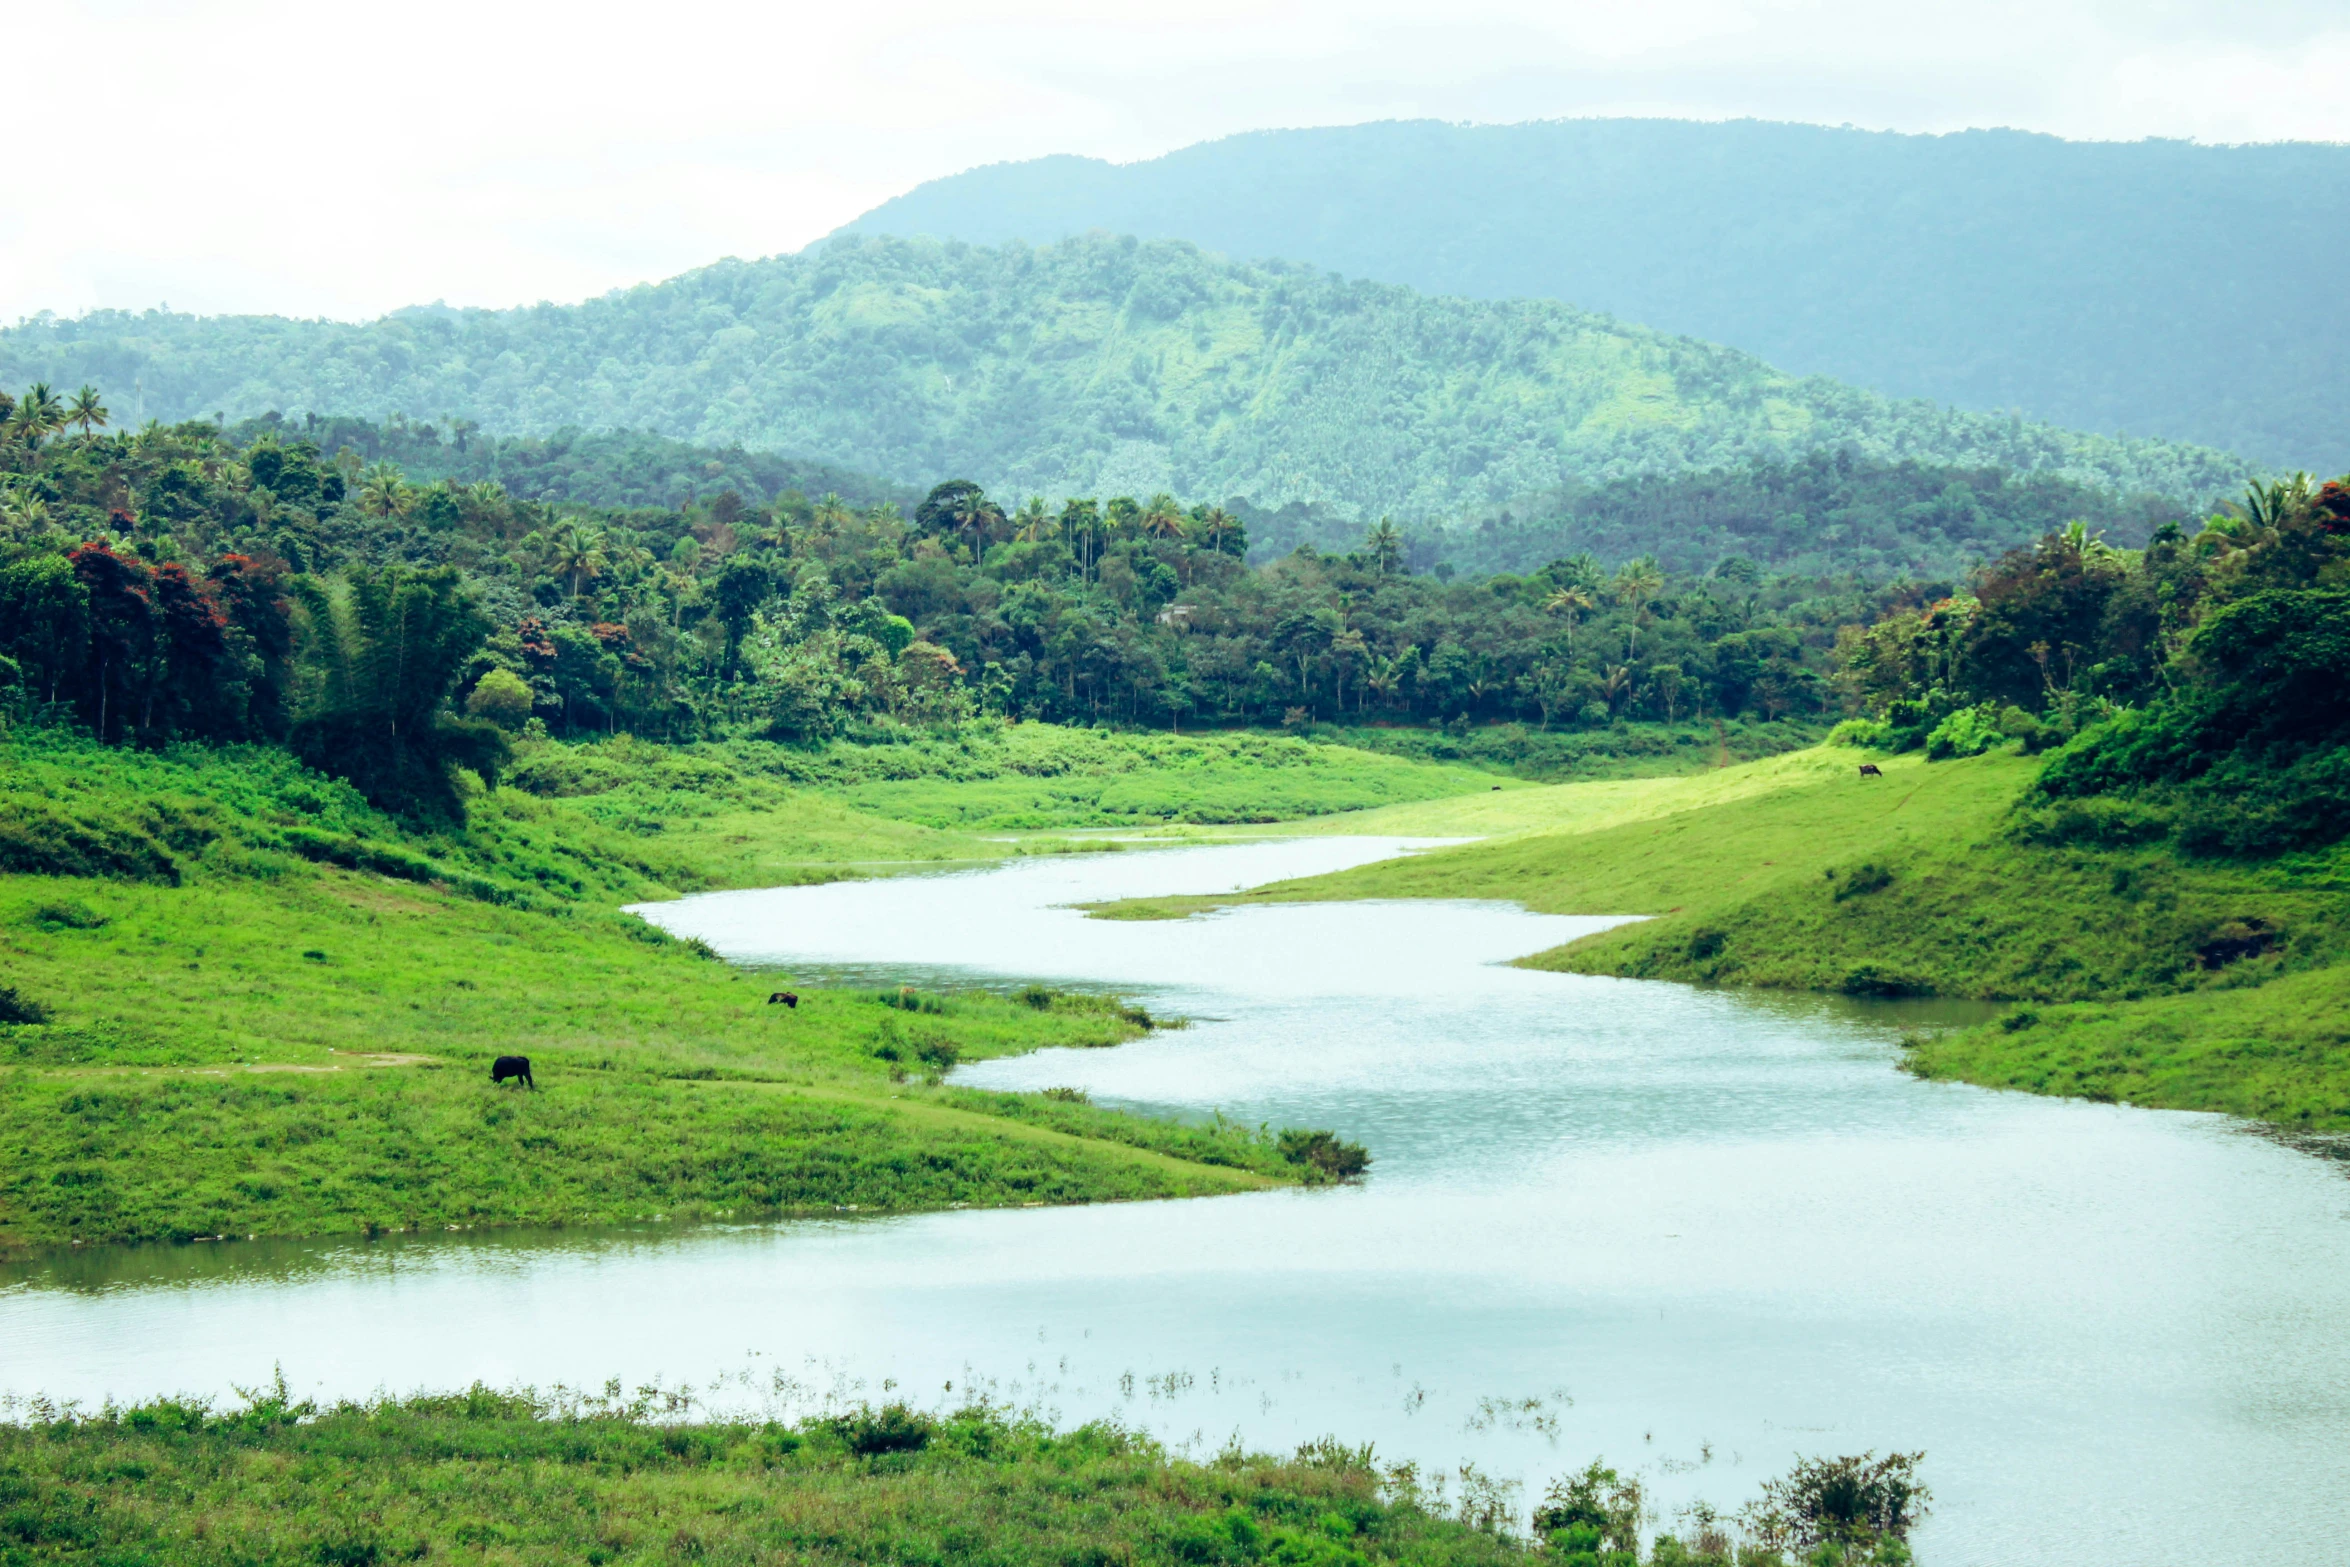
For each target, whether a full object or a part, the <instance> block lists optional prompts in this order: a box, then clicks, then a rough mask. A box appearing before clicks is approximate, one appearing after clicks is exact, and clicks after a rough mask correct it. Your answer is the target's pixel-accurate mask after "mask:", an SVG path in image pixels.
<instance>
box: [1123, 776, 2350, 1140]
mask: <svg viewBox="0 0 2350 1567" xmlns="http://www.w3.org/2000/svg"><path fill="white" fill-rule="evenodd" d="M1857 760H1859V756H1858V754H1857V753H1853V752H1848V751H1843V750H1839V749H1835V748H1821V749H1819V750H1816V751H1812V752H1805V753H1799V754H1797V755H1794V756H1788V757H1782V758H1775V759H1773V760H1771V761H1768V762H1763V763H1759V764H1755V765H1753V766H1750V767H1744V768H1732V769H1726V770H1724V771H1722V772H1720V773H1716V774H1711V775H1706V776H1702V777H1697V778H1685V779H1677V780H1669V781H1664V782H1660V783H1657V784H1632V783H1604V784H1569V785H1561V786H1558V787H1557V788H1555V789H1547V790H1526V791H1523V792H1520V793H1516V794H1510V795H1489V796H1486V797H1484V798H1483V799H1470V800H1464V801H1456V802H1443V803H1439V804H1436V805H1431V806H1419V807H1410V808H1405V809H1401V810H1397V811H1393V812H1379V813H1371V814H1369V815H1367V816H1366V817H1363V818H1360V819H1359V820H1361V821H1362V822H1363V824H1364V825H1365V827H1366V829H1368V828H1370V827H1372V826H1374V825H1375V826H1376V828H1377V829H1378V830H1383V831H1394V832H1404V833H1414V832H1418V833H1428V834H1431V835H1440V834H1454V833H1462V834H1465V833H1470V832H1478V831H1483V832H1488V833H1494V834H1498V835H1499V836H1496V837H1493V838H1492V839H1490V840H1489V841H1486V842H1481V843H1476V844H1471V845H1467V846H1464V847H1460V848H1455V849H1447V850H1442V851H1438V852H1434V853H1429V854H1424V855H1419V856H1415V857H1412V858H1409V859H1404V860H1392V861H1386V862H1383V863H1380V864H1376V865H1370V866H1364V867H1361V868H1359V869H1356V870H1352V871H1346V872H1341V873H1339V874H1337V875H1333V876H1326V877H1317V878H1313V879H1309V880H1304V881H1296V882H1288V883H1280V884H1276V885H1273V886H1270V887H1264V888H1259V889H1256V890H1255V891H1254V892H1252V893H1249V894H1247V895H1246V897H1245V898H1244V899H1238V900H1236V899H1232V898H1222V899H1161V900H1148V901H1142V900H1138V901H1136V902H1132V903H1128V904H1124V905H1112V906H1109V907H1107V908H1105V909H1103V910H1101V911H1099V912H1102V913H1105V914H1108V915H1111V916H1113V917H1129V918H1153V917H1171V916H1179V915H1182V914H1186V913H1190V912H1194V911H1196V910H1198V909H1201V908H1206V907H1213V906H1216V905H1218V904H1221V903H1231V902H1235V901H1298V900H1312V899H1325V898H1332V897H1348V898H1374V897H1377V898H1399V897H1450V898H1461V897H1483V898H1508V899H1512V900H1515V901H1517V902H1520V903H1523V904H1525V905H1526V906H1527V907H1529V908H1532V909H1535V910H1537V911H1540V912H1546V913H1576V914H1601V913H1605V914H1647V915H1654V916H1657V917H1655V918H1651V919H1647V920H1643V921H1641V922H1639V923H1637V924H1632V925H1626V926H1621V927H1618V928H1617V929H1614V930H1610V931H1606V932H1602V933H1600V934H1598V935H1595V936H1591V937H1587V938H1585V939H1583V940H1581V941H1577V942H1574V943H1571V944H1569V945H1567V946H1564V947H1560V948H1557V949H1554V950H1552V951H1549V952H1544V953H1539V954H1536V955H1534V956H1533V957H1530V958H1528V959H1526V960H1525V962H1526V963H1527V964H1528V965H1529V966H1533V967H1539V968H1550V969H1556V970H1561V971H1568V972H1578V973H1598V974H1616V975H1627V976H1635V977H1643V978H1658V979H1676V980H1685V981H1695V982H1712V983H1725V984H1741V985H1763V986H1781V987H1790V988H1802V989H1815V990H1841V991H1846V992H1850V993H1854V994H1862V995H1868V994H1904V993H1906V994H1936V995H1951V996H1971V997H1980V998H1985V999H2002V1000H2016V1001H2025V1002H2030V1003H2033V1005H2032V1006H2030V1007H2028V1008H2021V1009H2018V1010H2017V1011H2015V1012H2012V1013H2010V1014H2009V1016H2008V1017H2007V1018H2006V1019H2005V1020H2003V1021H2002V1022H2001V1023H1999V1024H1994V1025H1992V1026H1989V1027H1987V1028H1983V1029H1977V1030H1973V1031H1970V1032H1967V1033H1964V1034H1959V1035H1954V1036H1949V1037H1945V1038H1940V1039H1934V1040H1929V1041H1926V1042H1924V1043H1922V1044H1921V1045H1920V1046H1919V1047H1918V1049H1917V1051H1916V1052H1915V1054H1914V1057H1913V1064H1914V1065H1915V1067H1916V1068H1917V1069H1918V1070H1920V1071H1922V1072H1926V1073H1929V1074H1932V1075H1938V1076H1951V1077H1962V1078H1965V1079H1967V1080H1970V1081H1975V1082H1982V1083H1990V1084H1994V1085H1998V1086H2005V1087H2018V1088H2030V1089H2035V1090H2039V1091H2043V1092H2057V1093H2075V1094H2088V1095H2092V1096H2095V1097H2100V1098H2111V1099H2122V1100H2127V1101H2129V1102H2131V1103H2137V1104H2146V1105H2158V1106H2163V1107H2169V1108H2183V1109H2217V1110H2227V1111H2230V1112H2233V1113H2237V1114H2242V1115H2250V1116H2257V1117H2261V1118H2264V1119H2268V1120H2273V1121H2278V1122H2282V1123H2285V1124H2289V1125H2294V1126H2304V1127H2323V1128H2345V1127H2350V1028H2346V1027H2345V1023H2344V1018H2345V1015H2346V1013H2345V1008H2344V1003H2345V1002H2350V966H2336V965H2341V964H2342V962H2343V959H2344V958H2345V957H2346V956H2350V953H2346V952H2345V946H2346V945H2350V939H2346V936H2350V875H2346V874H2345V871H2346V870H2350V865H2346V864H2345V859H2346V856H2345V855H2344V854H2342V853H2339V852H2337V853H2335V854H2330V855H2315V856H2305V857H2299V858H2294V859H2287V860H2281V861H2275V862H2267V863H2262V864H2253V865H2237V864H2229V863H2224V862H2211V861H2187V860H2183V859H2181V858H2179V857H2177V856H2175V855H2173V854H2171V853H2169V852H2167V851H2165V850H2161V849H2149V850H2136V851H2110V852H2085V851H2077V850H2054V849H2041V848H2035V847H2032V846H2029V845H2026V844H2022V843H2018V842H2016V841H2014V840H2012V839H2009V838H2006V837H2004V836H2002V835H2001V833H2000V827H2001V823H2002V819H2003V817H2004V813H2005V811H2006V809H2007V806H2008V804H2009V803H2010V802H2011V801H2012V800H2013V798H2014V796H2015V794H2016V792H2017V790H2019V789H2020V788H2021V787H2022V785H2023V784H2024V782H2025V781H2026V780H2027V779H2028V778H2029V777H2030V776H2031V774H2032V772H2033V771H2034V769H2035V767H2036V765H2037V764H2035V763H2033V762H2031V761H2029V760H2026V759H2024V758H2020V757H2010V756H1988V757H1980V758H1976V759H1974V760H1971V761H1961V762H1940V763H1932V764H1928V763H1925V762H1922V761H1920V760H1919V759H1917V758H1915V757H1904V758H1895V759H1891V760H1884V759H1880V760H1881V763H1882V766H1883V767H1884V771H1885V776H1884V777H1883V778H1877V779H1861V778H1859V777H1858V776H1857V775H1856V773H1855V769H1854V763H1855V762H1856V761H1857ZM1331 825H1333V826H1334V827H1337V826H1339V825H1340V824H1331ZM1863 889H1867V890H1863ZM1839 894H1842V896H1839ZM2246 920H2260V921H2264V922H2266V923H2268V924H2270V925H2272V926H2274V927H2277V928H2279V929H2280V930H2281V931H2282V932H2283V941H2282V943H2281V945H2280V946H2279V947H2278V949H2277V950H2275V951H2273V952H2270V953H2268V954H2265V955H2261V956H2256V957H2251V958H2245V959H2242V960H2239V961H2235V962H2232V963H2228V964H2226V965H2224V966H2223V967H2221V968H2219V969H2216V970H2213V969H2209V968H2206V967H2205V964H2204V961H2203V959H2202V957H2201V955H2200V949H2201V948H2203V947H2204V946H2205V944H2206V943H2208V942H2209V941H2210V940H2211V939H2212V938H2213V937H2214V936H2215V935H2218V934H2220V933H2221V932H2222V931H2223V930H2225V929H2226V928H2227V927H2229V926H2230V925H2231V924H2234V923H2237V922H2242V921H2246ZM2046 1003H2058V1004H2056V1005H2048V1004H2046Z"/></svg>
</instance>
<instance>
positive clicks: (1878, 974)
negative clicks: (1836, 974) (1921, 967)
mask: <svg viewBox="0 0 2350 1567" xmlns="http://www.w3.org/2000/svg"><path fill="white" fill-rule="evenodd" d="M1836 988H1837V989H1838V990H1841V991H1842V992H1844V994H1846V995H1848V996H1862V997H1870V998H1874V999H1877V1000H1890V999H1893V998H1894V997H1898V996H1930V995H1932V994H1933V993H1934V991H1933V987H1932V986H1930V985H1928V984H1927V983H1926V982H1925V981H1923V980H1921V979H1915V978H1912V977H1911V976H1910V975H1907V974H1903V973H1900V972H1898V971H1896V970H1893V969H1889V968H1885V967H1883V966H1882V965H1879V964H1875V963H1856V964H1854V965H1853V966H1852V967H1851V968H1850V969H1849V970H1847V971H1846V973H1845V975H1844V978H1843V979H1842V980H1841V981H1840V982H1839V983H1838V984H1837V986H1836Z"/></svg>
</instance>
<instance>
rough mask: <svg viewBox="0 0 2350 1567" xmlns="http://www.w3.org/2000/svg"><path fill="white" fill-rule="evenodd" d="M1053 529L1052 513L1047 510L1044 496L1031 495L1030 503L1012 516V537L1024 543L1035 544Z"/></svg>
mask: <svg viewBox="0 0 2350 1567" xmlns="http://www.w3.org/2000/svg"><path fill="white" fill-rule="evenodd" d="M1052 531H1053V516H1052V513H1051V512H1049V511H1047V510H1045V505H1044V497H1043V496H1041V495H1031V496H1029V497H1028V504H1027V505H1025V506H1022V507H1021V508H1020V511H1019V514H1018V515H1017V516H1015V517H1013V518H1012V537H1013V538H1015V539H1018V540H1019V541H1020V542H1021V543H1023V544H1035V543H1037V542H1039V541H1040V540H1042V539H1043V538H1044V537H1045V535H1047V534H1049V533H1051V532H1052Z"/></svg>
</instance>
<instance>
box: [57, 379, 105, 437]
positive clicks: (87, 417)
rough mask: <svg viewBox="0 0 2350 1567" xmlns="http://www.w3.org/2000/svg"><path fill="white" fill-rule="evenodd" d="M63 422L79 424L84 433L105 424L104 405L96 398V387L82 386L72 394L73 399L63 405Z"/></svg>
mask: <svg viewBox="0 0 2350 1567" xmlns="http://www.w3.org/2000/svg"><path fill="white" fill-rule="evenodd" d="M65 422H66V423H67V424H78V425H80V426H81V427H82V434H84V435H88V434H89V433H90V432H91V431H92V430H94V429H98V428H101V427H103V426H104V425H105V423H106V405H105V404H104V403H102V402H100V401H99V400H98V389H97V388H96V387H94V386H84V387H83V388H82V389H81V390H80V391H78V392H76V393H74V394H73V401H72V402H70V403H68V404H66V405H65Z"/></svg>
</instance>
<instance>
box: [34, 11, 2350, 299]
mask: <svg viewBox="0 0 2350 1567" xmlns="http://www.w3.org/2000/svg"><path fill="white" fill-rule="evenodd" d="M11 11H12V12H14V13H15V14H13V15H12V16H11V17H10V19H9V21H8V23H7V25H6V29H5V34H6V36H7V38H8V55H9V69H8V77H9V83H10V90H9V94H8V107H9V123H10V131H11V135H10V140H11V143H12V145H14V146H15V148H16V154H15V155H14V156H13V157H12V158H11V159H10V160H9V161H10V170H9V174H8V176H7V178H6V180H5V182H4V183H0V322H7V321H14V320H17V319H19V318H22V317H25V316H28V315H32V314H34V313H37V312H40V311H54V312H56V313H57V314H59V315H65V316H72V315H79V314H81V313H83V312H84V311H87V310H90V309H93V308H98V307H120V308H130V309H144V308H148V307H152V306H157V305H169V306H170V307H171V308H173V309H177V310H192V311H198V312H202V313H220V312H264V313H272V314H281V315H295V316H331V317H336V318H341V319H351V320H359V319H367V318H370V317H373V316H376V315H379V314H381V313H383V312H385V311H387V310H391V309H395V308H397V307H399V306H401V305H406V304H417V303H428V302H431V301H435V300H445V301H447V302H448V303H450V304H457V305H490V306H506V305H515V304H527V303H531V302H535V301H538V300H549V299H551V300H557V301H570V300H576V299H581V298H585V297H589V296H592V295H595V294H599V293H602V292H604V291H606V290H608V289H611V288H615V287H623V286H626V285H628V284H631V283H636V282H642V281H648V280H652V279H657V278H662V277H668V276H672V275H674V274H676V273H678V272H681V271H684V270H687V269H688V268H691V267H695V266H699V265H702V264H704V263H706V262H709V261H713V260H716V259H718V258H719V257H722V256H744V257H750V256H762V255H771V254H774V253H776V252H779V251H790V250H797V249H799V248H800V247H801V246H803V245H805V244H807V243H808V242H809V241H811V240H814V239H817V238H819V237H821V236H822V235H824V234H826V233H828V232H830V231H831V230H832V229H833V228H835V227H837V226H838V225H840V224H841V223H844V222H846V221H848V220H849V219H850V218H853V217H855V216H856V215H858V214H859V213H861V212H864V211H865V210H867V209H869V208H871V207H873V206H874V205H876V204H878V203H879V202H881V201H883V200H886V199H887V198H889V197H890V196H893V195H896V194H899V193H900V192H902V191H905V190H907V189H910V188H912V187H913V186H914V185H917V184H919V183H921V182H922V181H923V180H926V179H933V178H937V177H939V176H941V175H947V174H953V173H956V172H959V171H961V170H963V169H966V168H970V167H972V166H974V165H977V164H982V163H993V162H998V161H1003V160H1007V159H1018V158H1030V157H1037V156H1041V155H1043V154H1046V153H1054V152H1073V153H1082V154H1086V155H1089V156H1094V157H1101V158H1109V159H1113V160H1116V161H1120V162H1124V161H1130V160H1133V159H1138V158H1147V157H1152V156H1156V155H1157V154H1160V153H1164V152H1168V151H1171V150H1173V149H1174V148H1177V147H1181V146H1186V145H1189V144H1191V143H1193V142H1197V141H1203V140H1208V139H1211V138H1213V137H1217V136H1223V135H1229V134H1231V133H1234V132H1237V131H1246V130H1258V129H1265V128H1270V127H1283V126H1307V125H1344V124H1354V123H1359V122H1362V121H1367V120H1382V119H1408V118H1435V119H1445V120H1456V121H1477V122H1485V123H1500V122H1508V121H1516V120H1528V119H1547V118H1558V117H1568V116H1595V115H1627V114H1636V115H1667V116H1675V117H1683V118H1692V119H1728V118H1736V117H1741V116H1755V117H1760V118H1766V119H1782V120H1804V121H1812V122H1816V123H1822V124H1831V125H1835V124H1851V125H1857V126H1863V127H1867V128H1870V129H1883V130H1901V131H1917V132H1937V131H1950V130H1962V129H1967V128H1972V127H1981V126H2012V127H2019V128H2023V129H2029V130H2040V131H2047V132H2050V133H2053V134H2056V135H2061V136H2067V137H2075V138H2086V139H2097V140H2134V139H2137V138H2140V137H2146V136H2164V137H2179V138H2188V139H2194V140H2200V141H2207V142H2245V141H2278V140H2324V141H2350V92H2345V91H2343V90H2342V86H2341V84H2342V83H2343V82H2344V81H2350V0H2324V3H2318V0H2275V3H2261V0H2234V3H2218V0H2127V3H2125V0H2031V3H2025V0H1977V3H1969V4H1962V3H1951V0H1915V3H1910V4H1895V3H1890V0H1872V3H1857V0H1642V3H1640V4H1638V5H1627V4H1625V3H1623V0H1605V3H1599V4H1591V3H1584V0H1532V3H1529V0H1442V3H1438V0H1422V3H1418V4H1397V3H1394V0H1327V3H1326V0H1294V3H1286V4H1236V3H1228V0H1190V3H1188V4H1185V5H1183V6H1169V5H1166V4H1164V3H1160V4H1151V5H1127V4H1119V3H1115V0H857V3H854V4H827V5H815V4H809V3H807V0H783V3H780V4H779V3H776V0H761V3H733V0H674V3H672V4H670V5H667V6H658V7H648V6H645V5H642V4H636V5H629V6H620V5H611V4H605V3H602V0H574V3H572V4H569V5H566V6H562V7H555V6H549V5H546V4H544V3H540V4H531V5H523V4H512V3H508V0H465V3H450V0H408V3H405V4H402V5H399V6H396V7H395V6H387V5H381V4H354V3H349V0H346V3H344V4H340V5H328V6H321V5H318V4H316V0H305V3H302V4H293V3H286V0H113V3H83V4H77V3H60V0H43V3H40V4H38V5H34V4H32V3H29V0H28V3H27V4H25V5H23V6H21V7H11Z"/></svg>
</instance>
